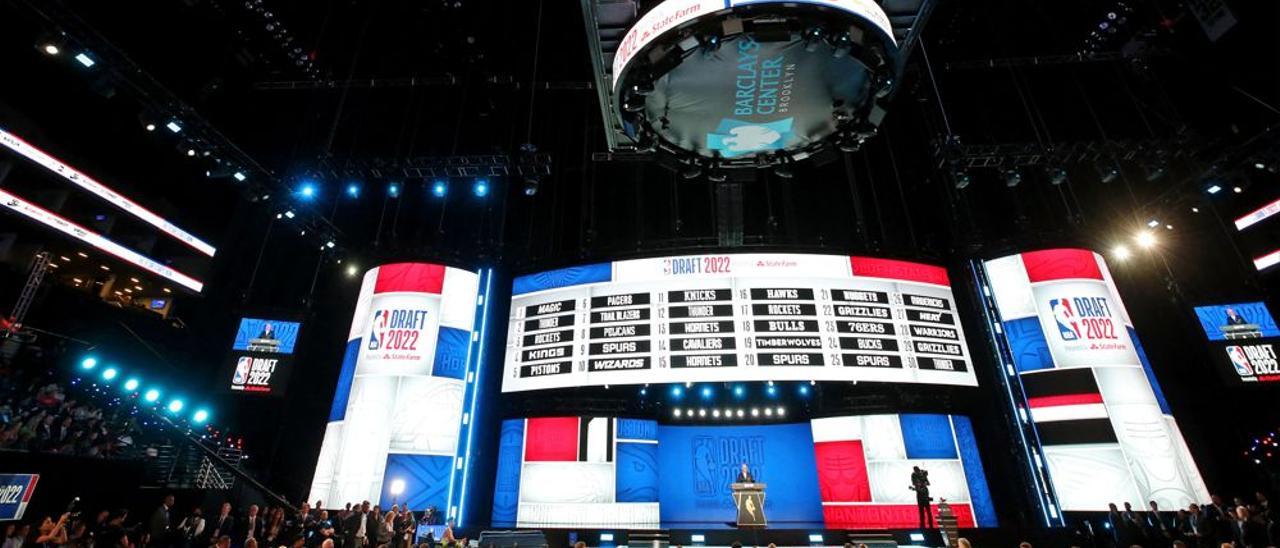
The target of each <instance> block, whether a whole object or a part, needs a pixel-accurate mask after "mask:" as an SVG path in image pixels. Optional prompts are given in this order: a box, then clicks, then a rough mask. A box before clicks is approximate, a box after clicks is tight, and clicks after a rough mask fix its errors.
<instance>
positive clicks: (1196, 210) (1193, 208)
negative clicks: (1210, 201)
mask: <svg viewBox="0 0 1280 548" xmlns="http://www.w3.org/2000/svg"><path fill="white" fill-rule="evenodd" d="M1191 212H1192V213H1200V208H1198V207H1192V208H1191Z"/></svg>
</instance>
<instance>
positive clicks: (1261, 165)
mask: <svg viewBox="0 0 1280 548" xmlns="http://www.w3.org/2000/svg"><path fill="white" fill-rule="evenodd" d="M46 51H47V50H46ZM55 53H56V52H55ZM1253 168H1254V169H1267V164H1264V163H1262V162H1254V163H1253Z"/></svg>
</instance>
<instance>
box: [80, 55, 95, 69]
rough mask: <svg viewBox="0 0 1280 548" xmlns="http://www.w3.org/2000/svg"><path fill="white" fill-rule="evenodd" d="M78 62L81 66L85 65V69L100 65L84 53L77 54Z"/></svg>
mask: <svg viewBox="0 0 1280 548" xmlns="http://www.w3.org/2000/svg"><path fill="white" fill-rule="evenodd" d="M76 61H79V62H80V64H81V65H84V68H91V67H93V66H94V65H96V64H98V62H97V61H94V60H93V58H92V57H89V54H88V53H84V52H81V53H77V54H76Z"/></svg>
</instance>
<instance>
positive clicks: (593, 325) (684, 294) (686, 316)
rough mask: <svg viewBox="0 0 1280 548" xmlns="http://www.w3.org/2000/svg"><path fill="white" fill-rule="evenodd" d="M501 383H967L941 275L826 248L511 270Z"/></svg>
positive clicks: (966, 363) (507, 387) (960, 336)
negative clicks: (809, 251) (525, 272)
mask: <svg viewBox="0 0 1280 548" xmlns="http://www.w3.org/2000/svg"><path fill="white" fill-rule="evenodd" d="M512 295H513V296H512V299H511V317H510V323H509V326H508V337H507V352H506V357H505V367H504V372H503V373H504V378H503V382H502V390H503V392H518V391H524V390H539V389H550V388H564V387H576V386H601V385H610V384H612V385H622V384H641V383H677V382H720V381H742V380H747V381H750V380H760V381H763V380H827V381H882V382H904V383H932V384H950V385H967V386H975V385H977V380H976V378H975V376H974V373H973V369H972V365H971V363H970V356H969V351H968V348H967V347H966V344H965V338H964V330H963V329H962V328H961V326H960V321H959V319H958V317H957V311H956V306H955V301H954V299H953V295H952V291H951V285H950V282H949V280H948V278H947V272H946V270H945V269H943V268H942V267H938V266H933V265H926V264H920V263H913V262H906V261H897V260H890V259H877V258H870V257H849V256H839V255H800V254H745V253H744V254H734V255H694V256H681V257H664V258H654V259H638V260H627V261H615V262H612V263H598V264H591V265H584V266H578V267H572V268H565V269H560V270H553V271H549V272H542V273H538V274H532V275H528V276H521V277H518V278H516V280H515V282H514V285H513V290H512Z"/></svg>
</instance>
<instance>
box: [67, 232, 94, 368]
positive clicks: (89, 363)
mask: <svg viewBox="0 0 1280 548" xmlns="http://www.w3.org/2000/svg"><path fill="white" fill-rule="evenodd" d="M64 258H65V257H64ZM97 366H98V359H97V358H94V357H88V358H85V359H83V360H80V368H81V369H86V370H88V369H93V368H95V367H97Z"/></svg>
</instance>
